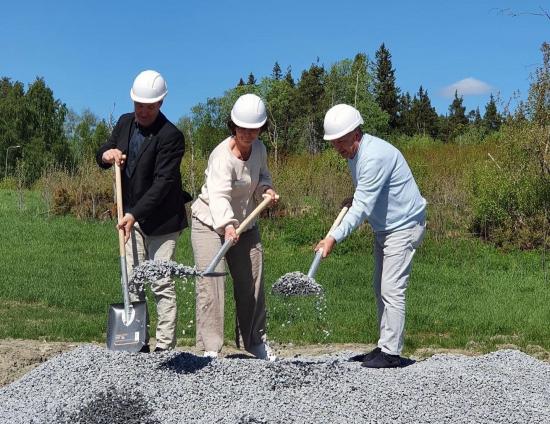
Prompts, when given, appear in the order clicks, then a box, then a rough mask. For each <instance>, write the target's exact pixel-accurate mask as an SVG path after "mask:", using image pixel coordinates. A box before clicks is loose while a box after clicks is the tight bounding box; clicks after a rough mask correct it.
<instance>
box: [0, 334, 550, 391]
mask: <svg viewBox="0 0 550 424" xmlns="http://www.w3.org/2000/svg"><path fill="white" fill-rule="evenodd" d="M80 344H81V343H69V342H47V341H40V340H19V339H0V387H2V386H5V385H7V384H9V383H11V382H13V381H15V380H17V379H19V378H20V377H22V376H23V375H25V374H26V373H28V372H29V371H31V370H32V369H33V368H35V367H36V366H38V365H40V364H41V363H43V362H46V361H47V360H49V359H50V358H52V357H54V356H56V355H59V354H60V353H63V352H67V351H70V350H72V349H74V348H76V347H77V346H79V345H80ZM151 344H152V345H153V346H154V339H153V340H152V341H151ZM273 347H274V349H275V351H276V353H277V355H278V356H280V357H283V358H293V357H297V356H319V355H326V354H333V353H336V352H342V351H348V352H349V351H352V352H368V351H370V350H371V349H372V348H373V347H374V346H373V345H366V344H329V345H307V346H294V345H292V344H285V345H275V346H273ZM501 348H502V349H506V348H507V349H517V347H515V346H513V345H503V346H501ZM177 350H181V351H187V352H192V353H196V354H200V353H201V352H199V351H198V350H197V349H196V348H194V347H191V346H182V347H177ZM528 350H530V351H528V352H526V353H528V354H530V355H532V356H534V357H536V358H538V359H540V360H543V361H547V362H550V352H549V351H545V350H543V349H541V348H540V347H538V346H533V347H532V349H528ZM243 353H244V351H243V350H238V349H236V348H235V347H234V346H224V348H223V351H222V356H227V355H233V354H243ZM436 353H454V354H463V355H477V354H479V352H476V351H475V350H449V349H419V350H417V351H415V352H414V354H413V355H411V358H412V359H414V360H417V361H418V360H422V359H425V358H428V357H430V356H432V355H434V354H436Z"/></svg>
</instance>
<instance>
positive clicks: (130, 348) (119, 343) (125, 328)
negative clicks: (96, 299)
mask: <svg viewBox="0 0 550 424" xmlns="http://www.w3.org/2000/svg"><path fill="white" fill-rule="evenodd" d="M129 315H130V316H129V320H128V321H127V320H126V314H125V312H124V303H115V304H112V305H110V307H109V321H108V324H107V348H108V349H110V350H117V351H125V352H139V350H140V349H141V348H142V347H143V346H144V345H145V337H146V332H147V303H146V302H145V301H143V302H132V304H131V305H130V314H129Z"/></svg>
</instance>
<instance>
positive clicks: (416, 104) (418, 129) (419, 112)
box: [408, 86, 438, 138]
mask: <svg viewBox="0 0 550 424" xmlns="http://www.w3.org/2000/svg"><path fill="white" fill-rule="evenodd" d="M408 119H409V123H410V125H411V128H410V130H412V131H414V133H415V134H425V135H429V136H430V137H433V138H436V137H437V120H438V116H437V113H436V111H435V108H434V107H432V103H431V101H430V98H429V96H428V91H427V90H424V89H423V88H422V86H420V88H419V89H418V94H417V95H415V96H414V98H413V100H412V104H411V109H410V112H409V117H408Z"/></svg>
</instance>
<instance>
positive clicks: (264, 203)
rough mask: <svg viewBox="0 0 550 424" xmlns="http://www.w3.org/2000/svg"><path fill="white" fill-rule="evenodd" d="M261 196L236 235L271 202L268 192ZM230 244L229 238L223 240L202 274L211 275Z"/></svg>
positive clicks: (231, 243) (231, 242)
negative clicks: (260, 200) (260, 199)
mask: <svg viewBox="0 0 550 424" xmlns="http://www.w3.org/2000/svg"><path fill="white" fill-rule="evenodd" d="M263 197H264V200H263V201H262V202H261V203H260V204H259V205H258V206H256V209H254V210H253V211H252V212H251V213H250V215H248V216H247V217H246V218H245V219H244V220H243V222H241V223H240V225H239V227H238V228H237V230H236V231H235V232H236V233H237V235H240V234H241V233H242V232H243V231H244V230H245V229H246V227H247V226H248V224H250V222H251V221H252V220H253V219H254V218H256V217H257V216H258V215H259V214H260V212H261V211H263V210H264V209H265V208H266V206H267V205H269V204H270V203H271V196H270V195H269V194H264V195H263ZM232 245H233V241H232V240H231V239H229V240H226V241H225V243H224V244H223V246H222V247H221V249H220V250H219V251H218V253H217V254H216V256H214V258H213V259H212V261H211V262H210V264H209V265H208V266H207V267H206V269H205V270H204V272H203V273H202V275H203V276H209V275H212V273H213V272H214V269H215V268H216V266H218V263H219V262H220V261H221V259H222V258H223V257H224V256H225V254H226V253H227V251H228V250H229V248H230V247H231V246H232Z"/></svg>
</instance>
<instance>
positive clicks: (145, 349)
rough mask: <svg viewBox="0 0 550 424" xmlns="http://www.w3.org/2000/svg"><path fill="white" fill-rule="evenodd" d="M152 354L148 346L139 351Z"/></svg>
mask: <svg viewBox="0 0 550 424" xmlns="http://www.w3.org/2000/svg"><path fill="white" fill-rule="evenodd" d="M149 352H151V348H150V347H149V345H148V344H146V345H143V346H142V348H141V349H140V350H139V353H149Z"/></svg>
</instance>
